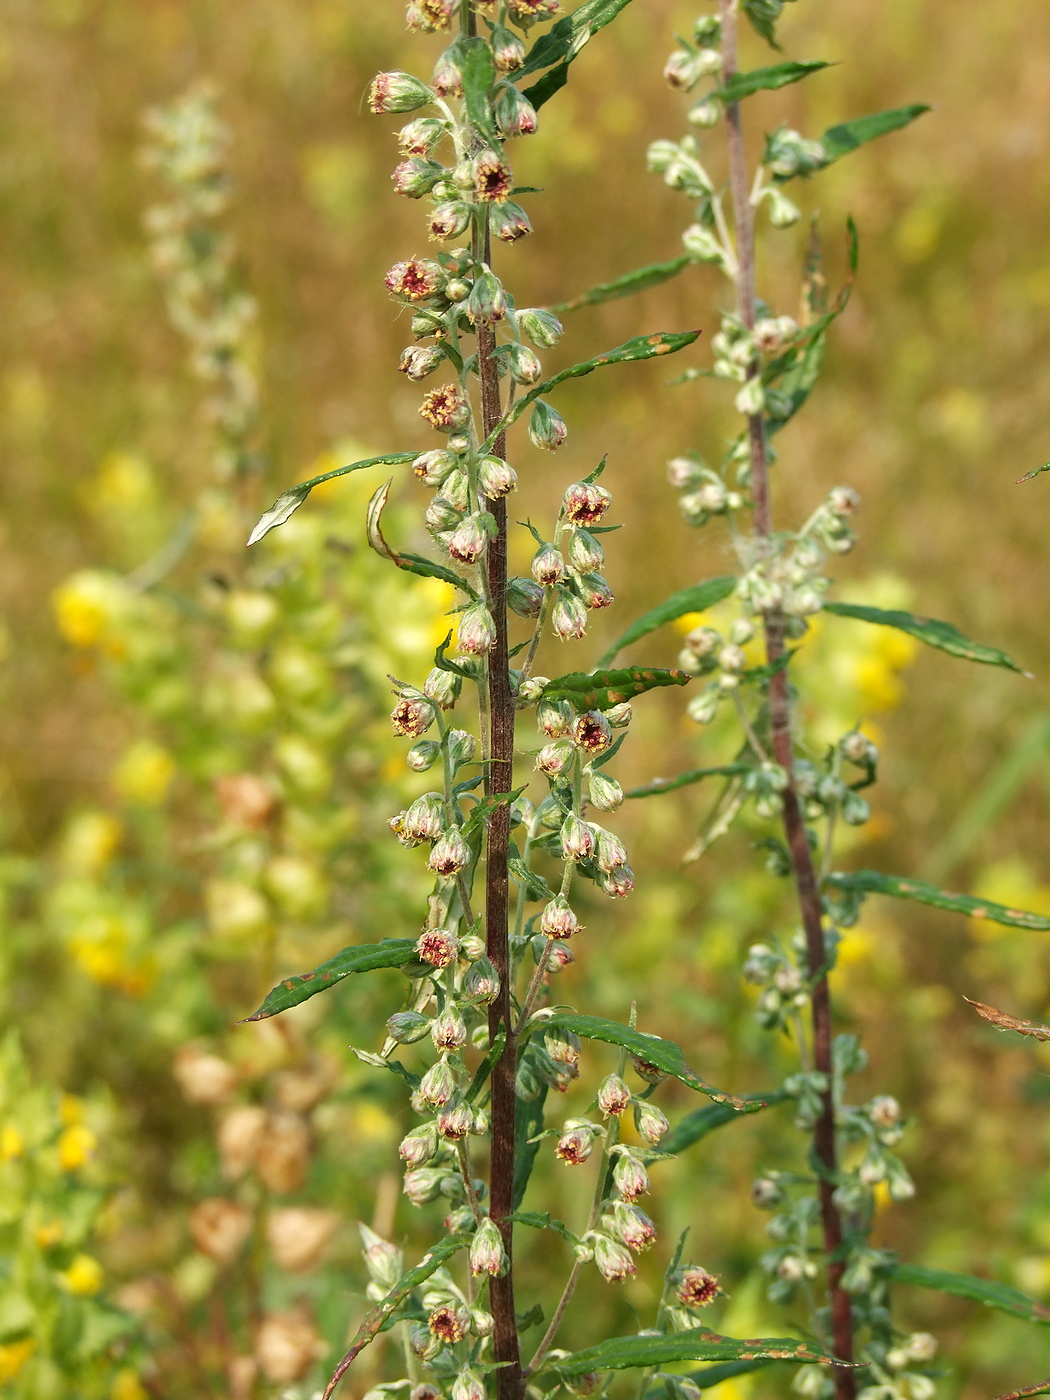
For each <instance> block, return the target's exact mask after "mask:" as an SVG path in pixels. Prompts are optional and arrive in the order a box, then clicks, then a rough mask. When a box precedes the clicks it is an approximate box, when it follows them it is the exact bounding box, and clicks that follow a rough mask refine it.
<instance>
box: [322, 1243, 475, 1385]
mask: <svg viewBox="0 0 1050 1400" xmlns="http://www.w3.org/2000/svg"><path fill="white" fill-rule="evenodd" d="M469 1243H470V1236H469V1235H446V1236H445V1237H444V1239H442V1240H439V1241H438V1243H437V1244H435V1245H433V1246H431V1248H430V1249H428V1250H427V1252H426V1254H424V1255H423V1258H422V1259H421V1260H420V1262H419V1263H418V1264H417V1265H416V1267H415V1268H414V1269H409V1271H408V1273H407V1274H404V1275H402V1277H401V1278H400V1279H398V1281H397V1283H395V1284H394V1286H393V1288H392V1289H391V1290H390V1292H389V1293H388V1294H387V1295H386V1297H385V1298H384V1299H383V1300H382V1302H380V1303H377V1304H376V1305H375V1307H374V1308H371V1309H370V1310H369V1311H368V1312H367V1313H366V1314H365V1318H364V1321H363V1322H362V1323H361V1326H360V1327H359V1328H358V1329H357V1332H356V1333H355V1335H354V1339H353V1341H352V1342H351V1343H350V1349H349V1350H348V1351H347V1353H346V1355H345V1356H344V1357H343V1359H342V1361H340V1363H339V1365H338V1366H337V1367H336V1368H335V1371H334V1372H333V1373H332V1379H331V1380H330V1381H329V1382H328V1384H327V1386H325V1390H324V1395H323V1397H322V1400H329V1397H330V1396H331V1394H332V1392H333V1391H334V1390H335V1388H336V1386H337V1385H338V1384H339V1382H340V1381H341V1380H342V1378H343V1376H344V1375H345V1373H346V1371H347V1369H348V1367H349V1366H350V1365H351V1364H352V1363H353V1361H354V1360H355V1358H356V1357H358V1356H359V1355H360V1354H361V1352H363V1351H364V1349H365V1347H366V1346H367V1345H368V1343H369V1342H371V1341H373V1340H374V1339H375V1337H376V1336H378V1334H379V1333H380V1332H381V1331H382V1330H383V1323H384V1322H385V1321H386V1319H387V1318H388V1317H390V1315H391V1314H392V1313H394V1312H396V1310H397V1309H398V1308H399V1307H400V1306H401V1304H402V1303H403V1302H404V1301H405V1299H406V1298H407V1297H408V1295H409V1294H410V1293H411V1292H412V1290H413V1289H414V1288H418V1287H419V1285H420V1284H421V1283H425V1282H426V1280H427V1279H428V1278H429V1277H430V1276H431V1274H433V1273H436V1272H437V1270H438V1269H440V1268H441V1266H442V1265H443V1264H444V1263H445V1262H446V1261H447V1260H449V1259H451V1258H452V1256H453V1255H454V1254H456V1253H457V1252H458V1251H459V1250H461V1249H463V1248H464V1247H465V1246H466V1245H468V1244H469Z"/></svg>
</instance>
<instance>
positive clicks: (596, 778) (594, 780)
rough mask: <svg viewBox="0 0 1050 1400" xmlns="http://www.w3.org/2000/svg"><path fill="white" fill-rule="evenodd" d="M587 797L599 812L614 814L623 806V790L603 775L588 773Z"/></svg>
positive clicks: (614, 780) (611, 779) (614, 781)
mask: <svg viewBox="0 0 1050 1400" xmlns="http://www.w3.org/2000/svg"><path fill="white" fill-rule="evenodd" d="M587 795H588V797H589V798H590V800H591V805H592V806H593V807H597V808H598V811H599V812H615V811H616V810H617V809H618V808H619V807H622V806H623V788H622V787H621V786H620V784H619V783H618V782H617V781H616V779H615V778H610V777H608V776H607V775H606V774H605V773H588V775H587Z"/></svg>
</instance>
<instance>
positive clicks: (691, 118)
mask: <svg viewBox="0 0 1050 1400" xmlns="http://www.w3.org/2000/svg"><path fill="white" fill-rule="evenodd" d="M721 115H722V107H721V104H720V103H719V102H717V101H716V100H715V99H714V98H713V97H705V98H702V99H701V101H699V102H696V103H694V104H693V106H692V107H690V108H689V111H688V113H687V114H686V120H687V121H688V122H689V125H690V126H699V127H711V126H717V125H718V121H719V119H720V117H721Z"/></svg>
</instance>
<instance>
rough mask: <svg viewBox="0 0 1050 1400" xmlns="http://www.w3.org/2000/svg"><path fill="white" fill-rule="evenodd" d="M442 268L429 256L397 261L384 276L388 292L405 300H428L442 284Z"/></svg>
mask: <svg viewBox="0 0 1050 1400" xmlns="http://www.w3.org/2000/svg"><path fill="white" fill-rule="evenodd" d="M441 277H442V273H441V268H440V266H439V265H438V264H437V263H436V262H431V261H430V259H429V258H410V259H409V260H408V262H399V263H395V264H394V266H393V267H392V268H391V269H390V271H389V272H388V273H387V275H386V276H385V277H384V278H383V281H384V283H385V285H386V289H387V291H388V292H392V293H393V294H394V296H396V297H403V298H404V300H405V301H409V302H420V301H428V300H429V299H430V298H431V297H432V296H434V294H435V293H436V292H437V290H438V288H439V287H440V286H441Z"/></svg>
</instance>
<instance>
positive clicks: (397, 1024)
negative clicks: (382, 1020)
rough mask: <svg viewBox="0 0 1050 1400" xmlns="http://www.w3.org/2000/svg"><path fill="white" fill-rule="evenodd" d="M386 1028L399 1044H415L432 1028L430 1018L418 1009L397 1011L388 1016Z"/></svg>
mask: <svg viewBox="0 0 1050 1400" xmlns="http://www.w3.org/2000/svg"><path fill="white" fill-rule="evenodd" d="M386 1028H387V1030H388V1031H389V1032H390V1034H391V1036H393V1038H394V1039H395V1040H396V1041H397V1043H398V1044H399V1045H414V1044H415V1042H416V1041H417V1040H422V1039H423V1037H424V1036H425V1035H426V1033H427V1031H428V1030H429V1029H430V1020H429V1018H428V1017H426V1016H423V1015H421V1014H420V1012H418V1011H395V1012H394V1014H393V1015H392V1016H390V1017H388V1018H387V1023H386Z"/></svg>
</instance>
